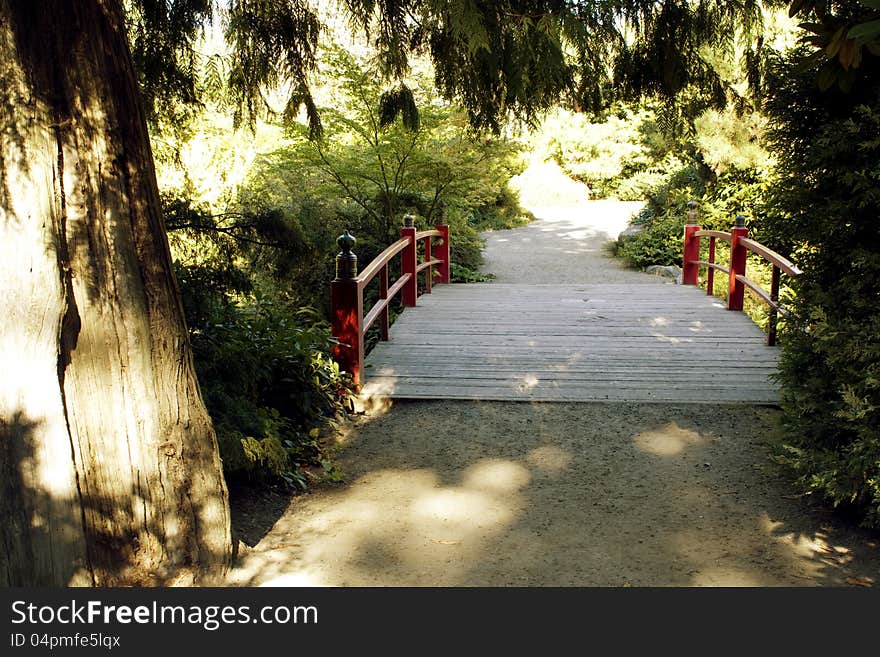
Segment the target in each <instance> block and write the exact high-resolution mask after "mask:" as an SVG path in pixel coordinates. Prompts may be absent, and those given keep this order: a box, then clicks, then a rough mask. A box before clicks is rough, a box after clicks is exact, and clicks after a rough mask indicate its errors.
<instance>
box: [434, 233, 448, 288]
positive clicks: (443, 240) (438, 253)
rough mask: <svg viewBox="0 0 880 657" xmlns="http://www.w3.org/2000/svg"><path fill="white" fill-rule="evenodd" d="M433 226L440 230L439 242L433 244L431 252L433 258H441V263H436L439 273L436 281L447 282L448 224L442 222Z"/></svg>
mask: <svg viewBox="0 0 880 657" xmlns="http://www.w3.org/2000/svg"><path fill="white" fill-rule="evenodd" d="M434 228H435V229H436V230H438V231H440V234H441V237H440V243H439V244H435V245H434V252H433V254H432V256H433V259H435V260H442V261H443V264H442V265H438V267H437V271H438V272H439V273H440V278H439V279H438V280H437V282H438V283H448V282H449V246H450V244H449V226H447V225H445V224H443V225H440V226H434Z"/></svg>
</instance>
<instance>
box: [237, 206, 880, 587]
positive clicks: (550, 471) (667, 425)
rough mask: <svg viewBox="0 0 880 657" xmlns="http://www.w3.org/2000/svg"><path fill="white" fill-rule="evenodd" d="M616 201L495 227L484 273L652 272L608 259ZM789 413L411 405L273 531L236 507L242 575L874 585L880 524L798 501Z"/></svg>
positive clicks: (246, 580) (357, 442) (436, 581)
mask: <svg viewBox="0 0 880 657" xmlns="http://www.w3.org/2000/svg"><path fill="white" fill-rule="evenodd" d="M605 203H607V202H605ZM595 207H598V206H595ZM601 209H602V212H601V213H600V212H594V213H592V215H591V213H590V212H589V211H587V210H589V208H581V209H579V210H582V211H579V212H573V211H571V209H569V210H567V211H566V212H561V211H560V212H553V211H548V212H547V213H544V220H543V221H541V222H538V223H535V224H532V225H531V226H529V227H527V228H524V229H519V230H518V231H504V232H499V233H496V234H493V235H491V236H490V240H489V257H488V258H487V263H488V265H487V268H489V269H491V268H492V266H493V264H494V266H495V267H496V271H497V272H498V273H499V280H501V279H503V277H504V276H505V275H508V274H509V270H510V272H512V269H511V267H512V265H510V263H509V261H507V259H506V257H505V256H508V255H510V254H511V253H514V252H516V253H518V254H519V255H518V257H521V256H522V254H523V253H526V252H528V253H531V254H532V256H533V257H532V258H531V259H530V260H529V264H528V267H529V268H530V269H529V271H530V272H532V274H533V275H534V276H536V277H538V276H540V275H541V274H540V272H544V275H545V276H548V277H556V276H558V275H559V274H560V273H563V272H566V271H568V272H573V273H571V276H572V277H573V278H572V279H571V280H566V281H565V282H579V281H580V278H579V277H580V276H586V275H587V274H586V273H585V272H587V273H588V272H590V271H592V272H594V273H595V272H602V274H601V275H602V276H604V277H605V278H604V279H603V280H601V281H595V282H609V283H610V282H621V281H620V280H615V277H616V276H620V278H621V279H630V280H631V277H634V276H635V277H638V276H644V275H642V274H638V273H636V272H631V271H624V270H621V269H620V268H619V267H617V265H616V264H615V263H613V262H610V261H609V260H608V259H607V257H606V256H605V255H604V253H603V252H602V249H601V243H602V242H603V241H605V240H607V238H608V236H609V235H616V234H617V232H619V230H620V229H621V228H622V225H621V222H622V223H623V224H625V218H624V219H621V216H622V215H621V213H623V211H624V210H626V208H622V207H618V208H617V209H615V208H613V207H610V206H607V205H605V206H603V207H602V208H601ZM600 215H601V216H602V217H604V219H603V220H602V221H601V222H600V221H598V220H597V219H596V217H598V216H600ZM591 216H592V217H593V219H591V218H590V217H591ZM576 231H584V233H583V234H582V235H580V237H573V238H571V239H570V240H569V241H570V242H571V243H570V244H567V246H568V247H571V248H566V249H562V251H570V252H571V253H562V252H560V249H559V248H558V244H559V240H560V239H565V238H561V237H560V234H561V233H563V234H564V233H571V232H576ZM603 234H604V236H603ZM542 236H543V238H542ZM542 240H544V241H542ZM536 242H537V244H536ZM554 243H555V244H556V248H555V250H554V248H552V244H554ZM514 247H516V248H514ZM505 263H506V264H505ZM579 267H580V268H579ZM520 273H521V272H520ZM596 275H599V274H596ZM609 279H612V280H609ZM552 280H559V279H558V278H551V280H549V281H546V282H552ZM593 280H595V277H594V279H593ZM534 282H543V281H541V280H535V281H534ZM632 282H636V281H635V280H633V281H632ZM777 422H778V412H777V411H775V410H773V409H768V408H755V407H749V406H726V407H713V406H707V405H688V406H667V405H660V404H626V403H624V404H556V403H542V404H531V403H505V402H459V401H435V402H396V403H395V404H394V405H393V406H392V407H390V408H383V409H378V410H376V411H374V412H373V413H371V414H369V415H366V416H363V417H361V418H359V419H358V420H357V421H356V422H355V423H354V426H353V427H352V430H351V432H350V433H349V435H348V436H347V438H346V440H345V445H344V447H343V448H342V449H341V450H340V453H339V455H338V462H339V465H340V468H341V470H343V471H344V472H345V473H346V475H347V476H346V479H345V482H344V483H343V484H340V485H336V486H333V485H325V486H323V487H319V488H318V489H316V490H315V491H314V492H313V493H311V494H309V495H304V496H300V497H297V498H294V499H293V500H292V502H291V503H290V505H289V507H288V508H287V509H286V511H283V512H281V513H279V514H278V515H280V517H278V515H275V516H271V514H270V515H269V516H266V514H267V513H270V512H268V511H266V512H264V516H266V517H264V518H263V519H262V520H263V521H264V525H263V527H262V528H260V526H259V522H258V521H257V519H256V516H253V515H249V516H247V517H245V518H244V519H242V518H241V516H239V521H238V524H239V526H242V524H244V525H247V531H246V536H248V541H249V542H250V544H251V545H252V547H248V546H247V545H243V546H242V551H241V554H240V556H239V560H238V564H237V566H236V568H235V569H234V571H233V572H232V574H231V577H230V583H231V584H233V585H244V586H256V585H281V586H297V585H328V586H385V585H388V586H441V585H442V586H446V585H448V586H483V585H485V586H509V585H525V586H777V585H787V586H812V585H848V586H866V585H867V586H870V585H876V584H877V583H878V581H880V546H878V540H877V536H876V534H875V535H871V534H867V533H864V532H860V531H858V530H856V529H854V528H851V527H847V526H846V525H845V523H842V522H841V521H839V520H837V519H835V518H834V517H833V516H832V515H831V514H830V513H828V512H827V511H822V510H819V509H812V508H810V507H809V506H808V504H807V503H806V502H805V501H804V500H801V499H798V498H796V497H795V496H793V495H792V488H791V487H790V486H789V485H788V483H787V482H786V480H785V478H784V475H783V474H782V473H781V472H780V470H779V469H778V467H777V466H776V465H775V464H774V463H773V462H772V461H771V460H770V458H769V453H768V446H769V445H770V444H771V443H772V442H773V440H775V439H776V436H777V435H778V431H777V427H776V424H777ZM276 518H277V522H274V521H275V520H276ZM272 522H274V525H272Z"/></svg>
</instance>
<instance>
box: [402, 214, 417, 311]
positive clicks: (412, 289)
mask: <svg viewBox="0 0 880 657" xmlns="http://www.w3.org/2000/svg"><path fill="white" fill-rule="evenodd" d="M400 237H401V238H402V239H408V240H409V246H407V247H406V248H405V249H404V250H403V251H402V252H401V254H400V263H401V272H402V273H403V274H404V275H405V274H409V275H410V276H409V280H408V281H407V282H406V284H405V285H404V286H403V290H402V291H401V293H400V300H401V302H402V303H403V305H404V306H410V307H412V306H415V305H416V299H417V298H418V296H419V288H418V284H419V281H418V276H417V275H416V274H417V272H416V267H417V263H418V249H417V244H416V229H415V227H414V226H409V227H407V226H404V227H403V228H401V229H400Z"/></svg>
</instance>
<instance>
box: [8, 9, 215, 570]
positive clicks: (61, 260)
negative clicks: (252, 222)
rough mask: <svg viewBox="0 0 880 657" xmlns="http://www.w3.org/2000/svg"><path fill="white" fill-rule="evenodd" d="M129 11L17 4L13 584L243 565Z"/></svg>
mask: <svg viewBox="0 0 880 657" xmlns="http://www.w3.org/2000/svg"><path fill="white" fill-rule="evenodd" d="M131 62H132V60H131V56H130V54H129V49H128V43H127V41H126V31H125V23H124V14H123V10H122V7H121V5H120V4H119V3H118V2H115V1H111V0H105V1H90V2H51V1H45V2H43V1H40V0H37V1H34V0H28V1H23V0H22V1H16V0H0V103H2V105H3V107H4V112H3V115H2V118H0V129H2V150H0V175H2V178H0V258H2V263H3V265H2V266H3V288H4V293H3V294H2V295H0V317H3V318H4V319H3V321H4V324H5V325H4V328H3V334H2V340H0V362H2V363H3V366H4V373H3V383H2V386H0V423H2V424H0V450H2V455H3V459H2V464H0V468H2V471H3V472H2V474H3V486H4V489H3V495H2V497H0V516H2V517H3V518H4V523H3V528H2V530H0V536H2V538H0V583H2V584H4V585H35V584H43V585H65V584H68V583H93V584H97V585H113V584H121V583H139V584H165V583H171V582H178V581H180V582H191V581H202V580H204V578H205V577H206V576H209V575H210V574H212V573H214V572H216V571H218V570H222V568H223V567H224V566H225V565H226V564H227V563H228V562H229V560H230V555H231V538H230V519H229V510H228V500H227V491H226V485H225V482H224V480H223V475H222V471H221V467H220V460H219V457H218V453H217V446H216V439H215V436H214V432H213V429H212V426H211V420H210V418H209V417H208V414H207V412H206V411H205V407H204V404H203V403H202V399H201V396H200V392H199V387H198V383H197V381H196V378H195V374H194V371H193V364H192V357H191V353H190V350H189V347H188V341H187V332H186V326H185V324H184V320H183V314H182V308H181V305H180V300H179V299H180V295H179V292H178V290H177V287H176V283H175V280H174V277H173V274H172V270H171V258H170V255H169V251H168V243H167V239H166V236H165V229H164V226H163V222H162V217H161V214H160V205H159V194H158V189H157V187H156V176H155V172H154V169H153V161H152V155H151V151H150V146H149V141H148V136H147V129H146V124H145V120H144V114H143V111H142V109H141V104H140V100H139V92H138V88H137V82H136V78H135V72H134V69H133V67H132V63H131Z"/></svg>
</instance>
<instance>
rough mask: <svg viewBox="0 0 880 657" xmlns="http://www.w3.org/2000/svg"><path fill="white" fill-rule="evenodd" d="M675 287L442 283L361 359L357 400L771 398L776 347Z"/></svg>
mask: <svg viewBox="0 0 880 657" xmlns="http://www.w3.org/2000/svg"><path fill="white" fill-rule="evenodd" d="M764 340H765V337H764V334H763V333H762V331H761V330H760V329H759V328H758V327H757V326H755V325H754V324H753V323H752V322H751V320H749V318H748V317H746V316H745V315H743V314H742V313H737V312H729V311H727V310H726V308H725V306H724V304H723V303H722V302H720V301H719V300H718V299H715V298H713V297H708V296H707V295H705V294H704V293H702V292H701V291H699V290H696V289H694V288H692V287H687V286H677V285H657V284H647V285H575V286H557V285H512V284H494V283H489V284H474V285H444V286H438V287H435V288H434V292H433V293H432V294H430V295H423V296H422V297H420V298H419V304H418V306H417V307H415V308H408V309H406V310H405V312H404V313H403V314H402V315H401V316H400V318H399V319H398V320H397V322H396V323H395V325H394V326H393V327H392V329H391V340H390V341H389V342H387V343H379V344H378V345H376V347H375V348H374V349H373V351H372V352H371V353H370V355H369V356H368V357H367V361H366V365H365V369H364V371H365V377H366V383H365V386H364V390H363V393H362V394H363V395H364V396H367V397H368V396H388V397H394V398H414V399H425V398H429V399H484V400H505V399H507V400H518V401H529V400H531V401H554V400H555V401H640V402H706V403H725V402H729V403H757V404H773V403H776V402H777V400H778V395H779V393H778V389H777V386H776V385H775V383H774V382H773V381H772V380H771V378H770V375H771V374H772V373H774V372H775V371H776V363H777V358H778V350H777V349H776V348H772V347H767V346H766V345H765V344H764Z"/></svg>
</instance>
